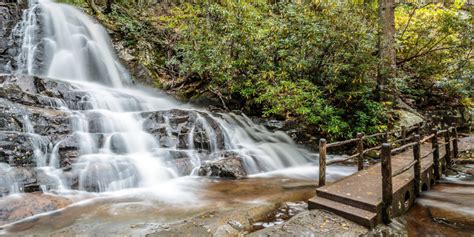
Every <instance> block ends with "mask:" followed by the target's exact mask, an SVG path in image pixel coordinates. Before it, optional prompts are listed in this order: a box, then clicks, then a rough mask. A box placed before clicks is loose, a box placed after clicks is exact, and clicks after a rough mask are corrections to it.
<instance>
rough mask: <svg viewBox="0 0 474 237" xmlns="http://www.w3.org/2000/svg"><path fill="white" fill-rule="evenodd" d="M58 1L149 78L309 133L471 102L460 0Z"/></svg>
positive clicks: (341, 132) (336, 135)
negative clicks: (77, 10) (118, 46)
mask: <svg viewBox="0 0 474 237" xmlns="http://www.w3.org/2000/svg"><path fill="white" fill-rule="evenodd" d="M66 2H69V3H72V4H74V5H77V6H80V7H82V8H83V9H85V10H86V11H89V12H90V13H91V14H94V15H95V16H96V17H97V19H99V20H100V21H101V23H103V24H105V25H106V26H107V27H108V28H109V29H110V30H111V31H113V34H114V39H116V40H117V41H120V42H122V43H123V46H124V47H125V48H127V49H130V52H131V54H132V55H133V57H134V58H135V60H137V61H138V63H140V64H141V65H144V66H145V67H146V68H147V69H148V71H149V72H150V74H151V75H152V79H153V81H152V84H153V85H154V86H156V87H158V88H161V89H164V90H167V91H170V92H171V93H173V92H175V93H174V94H176V95H177V96H178V97H180V98H184V99H187V100H191V101H198V102H199V101H202V100H204V101H206V102H205V103H209V101H212V102H213V104H214V105H215V106H216V107H220V108H222V109H225V110H234V109H236V110H242V111H244V112H245V113H246V114H248V115H252V116H258V117H264V118H276V119H280V120H286V121H296V122H298V123H302V124H304V125H306V127H307V128H309V129H310V130H311V131H313V133H314V134H315V135H317V136H326V137H331V138H333V139H341V138H347V137H353V136H354V135H355V133H357V132H365V133H367V134H370V133H375V132H380V131H383V130H385V129H387V128H388V129H391V128H393V125H394V124H396V123H397V120H398V118H399V114H398V113H397V110H398V109H403V110H407V109H408V110H409V111H413V110H419V111H431V110H461V111H466V110H467V111H472V109H473V99H472V98H473V88H472V87H473V84H474V83H473V80H474V78H473V76H472V75H473V65H472V60H473V52H472V47H473V36H474V33H473V29H474V28H473V15H472V13H473V12H472V10H473V8H472V6H471V5H470V4H469V3H467V2H465V1H453V2H450V3H443V2H431V3H418V2H417V1H406V2H400V3H396V4H394V2H393V1H262V0H259V1H195V2H177V1H163V2H158V3H155V2H154V1H113V0H109V1H97V0H88V1H82V0H73V1H71V0H67V1H66ZM390 2H392V3H390ZM384 3H385V4H392V5H393V7H391V8H387V12H388V11H389V10H391V11H392V13H390V12H388V14H393V15H392V16H393V17H392V18H393V19H391V21H390V17H389V18H387V19H386V20H384V19H385V17H384V14H386V13H385V12H381V10H380V9H381V6H380V4H384ZM390 25H392V26H393V27H390ZM177 88H179V90H178V89H177ZM209 98H211V99H209ZM470 113H472V112H470Z"/></svg>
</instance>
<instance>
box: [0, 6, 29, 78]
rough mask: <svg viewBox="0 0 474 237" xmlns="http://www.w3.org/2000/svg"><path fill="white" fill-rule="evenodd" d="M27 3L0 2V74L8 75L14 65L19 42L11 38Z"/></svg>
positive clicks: (18, 39)
mask: <svg viewBox="0 0 474 237" xmlns="http://www.w3.org/2000/svg"><path fill="white" fill-rule="evenodd" d="M25 8H27V1H22V0H21V1H18V2H13V1H12V2H10V1H1V2H0V73H9V72H11V70H12V65H15V64H16V56H17V55H18V49H19V48H20V44H21V40H20V38H16V39H15V37H14V36H12V33H13V29H14V28H15V25H16V24H17V23H18V22H19V21H20V19H21V16H22V12H23V10H24V9H25Z"/></svg>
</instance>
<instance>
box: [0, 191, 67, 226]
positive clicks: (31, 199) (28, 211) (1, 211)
mask: <svg viewBox="0 0 474 237" xmlns="http://www.w3.org/2000/svg"><path fill="white" fill-rule="evenodd" d="M71 203H72V202H71V201H70V200H69V199H67V198H64V197H59V196H54V195H49V194H39V193H31V194H22V195H21V196H19V197H17V196H10V197H6V198H3V199H0V226H1V225H4V224H7V223H11V222H14V221H17V220H21V219H24V218H26V217H29V216H32V215H35V214H39V213H43V212H48V211H54V210H57V209H60V208H63V207H65V206H67V205H69V204H71Z"/></svg>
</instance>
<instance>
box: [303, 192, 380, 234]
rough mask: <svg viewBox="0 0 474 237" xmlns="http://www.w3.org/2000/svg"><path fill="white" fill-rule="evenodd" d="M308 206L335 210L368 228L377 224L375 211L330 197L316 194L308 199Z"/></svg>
mask: <svg viewBox="0 0 474 237" xmlns="http://www.w3.org/2000/svg"><path fill="white" fill-rule="evenodd" d="M308 208H309V209H310V210H313V209H322V210H327V211H330V212H333V213H334V214H336V215H339V216H342V217H344V218H346V219H348V220H351V221H353V222H355V223H357V224H359V225H363V226H365V227H367V228H370V229H372V228H374V227H375V226H376V225H377V214H376V213H374V212H370V211H366V210H363V209H359V208H357V207H353V206H349V205H346V204H342V203H339V202H334V201H331V200H329V199H326V198H323V197H318V196H315V197H313V198H311V199H309V200H308Z"/></svg>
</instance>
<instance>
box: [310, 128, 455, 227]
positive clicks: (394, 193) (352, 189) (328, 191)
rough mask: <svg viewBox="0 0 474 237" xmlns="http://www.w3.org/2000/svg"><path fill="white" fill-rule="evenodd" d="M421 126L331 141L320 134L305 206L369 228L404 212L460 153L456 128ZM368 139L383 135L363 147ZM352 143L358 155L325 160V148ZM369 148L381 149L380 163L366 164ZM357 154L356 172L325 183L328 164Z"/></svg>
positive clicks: (354, 157)
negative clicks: (312, 190)
mask: <svg viewBox="0 0 474 237" xmlns="http://www.w3.org/2000/svg"><path fill="white" fill-rule="evenodd" d="M422 129H423V126H421V125H420V124H419V125H416V126H413V127H410V128H405V127H402V129H401V130H399V131H394V132H390V133H388V132H385V133H378V134H373V135H369V136H364V135H363V134H358V135H357V137H356V138H354V139H350V140H347V141H342V142H335V143H330V144H327V143H326V140H325V139H321V140H320V143H319V154H320V158H319V164H320V166H319V188H317V189H316V196H315V197H313V198H311V199H310V200H309V201H308V204H309V205H308V206H309V209H324V210H328V211H331V212H333V213H335V214H337V215H340V216H342V217H345V218H347V219H349V220H352V221H354V222H356V223H358V224H360V225H363V226H366V227H368V228H373V227H375V226H376V225H377V224H379V223H382V222H383V223H386V224H388V223H390V220H391V218H393V217H396V216H400V215H402V214H403V213H405V212H406V211H407V210H408V209H409V208H410V207H411V206H412V205H413V203H414V200H415V198H416V197H418V196H419V195H420V193H421V192H422V191H426V190H429V189H430V188H431V186H433V185H434V184H435V183H436V180H438V179H440V177H441V175H442V172H443V171H445V170H446V169H447V168H449V167H450V166H451V164H452V163H451V157H457V156H458V144H457V141H458V139H457V129H456V128H454V127H452V128H447V129H445V130H433V131H430V132H429V133H427V134H426V135H425V136H424V137H421V135H420V133H421V130H422ZM410 134H411V135H410ZM409 135H410V136H409ZM391 138H392V139H391ZM371 139H372V140H374V139H380V140H383V144H381V145H378V146H375V147H371V148H368V149H365V150H364V145H366V144H367V143H368V142H370V140H371ZM390 140H393V141H391V142H390ZM350 144H353V145H354V146H356V147H357V153H356V154H354V155H351V156H348V157H345V158H344V159H337V160H329V161H327V160H326V158H327V155H326V154H327V149H330V148H333V147H339V146H343V145H350ZM372 150H380V155H379V158H380V161H381V162H379V163H377V164H375V165H372V166H370V167H367V168H366V169H364V154H366V153H367V152H369V151H372ZM356 158H357V163H358V169H359V172H357V173H355V174H353V175H351V176H348V177H346V178H343V179H341V180H339V181H336V182H334V183H332V184H330V185H327V186H326V185H325V184H326V182H325V180H326V166H327V165H331V164H335V163H340V162H345V161H348V160H351V159H356Z"/></svg>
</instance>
